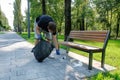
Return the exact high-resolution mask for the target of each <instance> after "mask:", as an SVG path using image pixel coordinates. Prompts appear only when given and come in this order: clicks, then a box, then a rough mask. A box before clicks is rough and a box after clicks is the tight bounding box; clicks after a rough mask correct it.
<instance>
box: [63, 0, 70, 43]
mask: <svg viewBox="0 0 120 80" xmlns="http://www.w3.org/2000/svg"><path fill="white" fill-rule="evenodd" d="M70 30H71V0H65V39H64V40H65V41H66V40H67V36H68V35H69V33H70Z"/></svg>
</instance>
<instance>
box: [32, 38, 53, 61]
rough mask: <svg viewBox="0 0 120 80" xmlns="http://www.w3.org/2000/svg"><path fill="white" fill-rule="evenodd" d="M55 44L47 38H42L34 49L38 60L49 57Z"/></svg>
mask: <svg viewBox="0 0 120 80" xmlns="http://www.w3.org/2000/svg"><path fill="white" fill-rule="evenodd" d="M53 48H54V47H53V45H52V44H51V43H49V42H47V41H45V40H41V41H40V42H39V43H38V44H37V45H36V46H35V47H34V48H33V49H32V52H33V53H34V56H35V58H36V60H37V61H38V62H42V61H43V60H44V59H45V58H46V57H48V56H49V55H50V53H51V51H52V50H53Z"/></svg>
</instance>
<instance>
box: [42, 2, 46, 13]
mask: <svg viewBox="0 0 120 80" xmlns="http://www.w3.org/2000/svg"><path fill="white" fill-rule="evenodd" d="M42 14H46V5H45V0H42Z"/></svg>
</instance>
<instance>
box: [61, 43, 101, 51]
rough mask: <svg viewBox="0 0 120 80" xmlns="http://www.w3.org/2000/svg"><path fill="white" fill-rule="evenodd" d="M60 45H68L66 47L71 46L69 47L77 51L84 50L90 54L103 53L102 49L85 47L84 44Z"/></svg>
mask: <svg viewBox="0 0 120 80" xmlns="http://www.w3.org/2000/svg"><path fill="white" fill-rule="evenodd" d="M60 44H62V45H66V46H69V47H72V48H75V49H79V50H83V51H86V52H89V51H92V52H101V51H102V48H98V47H93V46H87V45H83V44H76V43H72V42H61V43H60Z"/></svg>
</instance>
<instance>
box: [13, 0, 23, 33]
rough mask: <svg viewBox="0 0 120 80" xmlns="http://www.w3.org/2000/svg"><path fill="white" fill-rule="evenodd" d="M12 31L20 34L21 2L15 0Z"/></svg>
mask: <svg viewBox="0 0 120 80" xmlns="http://www.w3.org/2000/svg"><path fill="white" fill-rule="evenodd" d="M13 13H14V22H13V25H14V30H15V31H16V32H19V33H21V32H22V27H21V24H22V15H21V0H15V2H14V11H13Z"/></svg>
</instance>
